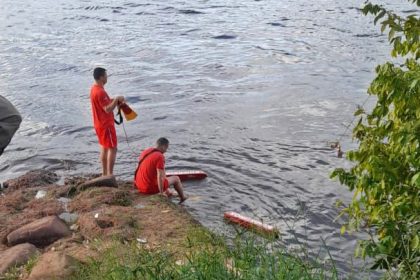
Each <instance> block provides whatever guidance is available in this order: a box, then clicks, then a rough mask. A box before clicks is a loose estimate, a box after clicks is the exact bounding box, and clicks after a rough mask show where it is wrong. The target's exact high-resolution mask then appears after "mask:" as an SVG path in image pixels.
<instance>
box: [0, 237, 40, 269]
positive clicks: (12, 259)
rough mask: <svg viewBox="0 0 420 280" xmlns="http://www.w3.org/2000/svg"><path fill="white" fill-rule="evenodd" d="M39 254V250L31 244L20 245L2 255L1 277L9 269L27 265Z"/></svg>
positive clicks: (0, 256)
mask: <svg viewBox="0 0 420 280" xmlns="http://www.w3.org/2000/svg"><path fill="white" fill-rule="evenodd" d="M37 253H38V250H37V248H36V247H35V246H34V245H32V244H29V243H24V244H19V245H16V246H14V247H12V248H9V249H7V250H6V251H4V252H2V253H1V254H0V275H2V274H3V273H5V272H6V271H7V270H8V269H9V268H11V267H15V266H20V265H23V264H25V263H26V262H27V261H29V259H30V258H31V257H33V256H35V255H36V254H37Z"/></svg>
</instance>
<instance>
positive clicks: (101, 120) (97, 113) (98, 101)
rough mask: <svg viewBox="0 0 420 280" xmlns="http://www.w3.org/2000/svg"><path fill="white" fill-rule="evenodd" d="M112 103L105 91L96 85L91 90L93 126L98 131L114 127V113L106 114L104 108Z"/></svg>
mask: <svg viewBox="0 0 420 280" xmlns="http://www.w3.org/2000/svg"><path fill="white" fill-rule="evenodd" d="M111 102H112V99H111V98H109V96H108V94H107V93H106V91H105V89H104V88H103V87H102V86H100V85H97V84H94V85H93V86H92V88H91V90H90V103H91V105H92V115H93V126H94V127H95V128H96V129H99V130H101V129H106V128H108V127H111V126H114V112H109V113H107V112H105V110H104V107H105V106H108V105H109V104H110V103H111Z"/></svg>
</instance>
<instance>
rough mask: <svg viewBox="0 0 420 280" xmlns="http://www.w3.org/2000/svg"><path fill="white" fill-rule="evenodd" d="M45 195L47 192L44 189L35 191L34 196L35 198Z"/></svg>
mask: <svg viewBox="0 0 420 280" xmlns="http://www.w3.org/2000/svg"><path fill="white" fill-rule="evenodd" d="M46 195H47V192H46V191H43V190H39V191H38V192H37V193H36V195H35V198H36V199H40V198H44V197H45V196H46Z"/></svg>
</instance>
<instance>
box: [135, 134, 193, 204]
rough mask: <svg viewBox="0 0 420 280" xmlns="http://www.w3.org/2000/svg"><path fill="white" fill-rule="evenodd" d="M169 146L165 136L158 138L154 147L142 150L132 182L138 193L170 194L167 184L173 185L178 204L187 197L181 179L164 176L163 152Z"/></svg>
mask: <svg viewBox="0 0 420 280" xmlns="http://www.w3.org/2000/svg"><path fill="white" fill-rule="evenodd" d="M168 148H169V141H168V139H166V138H159V140H157V142H156V147H152V148H148V149H146V150H144V151H143V152H142V153H141V155H140V158H139V164H138V166H137V170H136V173H135V175H134V184H135V186H136V187H137V188H138V190H139V192H140V193H143V194H158V193H159V194H161V195H164V196H167V197H169V196H171V195H172V194H171V192H170V191H169V186H171V185H173V186H174V188H175V190H176V192H177V193H178V195H179V198H180V202H179V203H180V204H181V203H183V202H184V201H185V200H186V199H187V197H186V196H185V195H184V191H183V187H182V183H181V180H180V179H179V177H178V176H171V177H166V173H165V156H164V153H166V151H167V150H168Z"/></svg>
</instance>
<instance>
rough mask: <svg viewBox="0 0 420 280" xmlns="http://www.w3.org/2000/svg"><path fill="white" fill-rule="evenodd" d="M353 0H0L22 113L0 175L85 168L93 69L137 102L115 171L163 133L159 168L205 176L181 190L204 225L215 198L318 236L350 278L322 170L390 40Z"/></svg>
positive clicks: (94, 151) (217, 226) (9, 77)
mask: <svg viewBox="0 0 420 280" xmlns="http://www.w3.org/2000/svg"><path fill="white" fill-rule="evenodd" d="M363 2H364V1H362V0H359V1H356V0H350V1H333V0H322V1H309V0H300V1H292V0H288V1H285V0H261V1H253V0H236V1H233V0H214V1H210V0H207V1H206V0H197V1H188V0H185V1H176V0H154V1H151V0H149V1H146V0H139V1H136V0H115V1H111V0H104V1H84V0H72V1H68V0H63V1H52V0H37V1H28V0H20V1H12V0H0V94H1V95H3V96H5V97H7V98H8V99H10V100H11V101H12V102H13V103H14V104H15V105H16V106H17V107H18V109H19V110H20V112H21V113H22V115H23V117H24V122H23V123H22V126H21V129H20V130H19V132H18V133H17V134H16V136H15V138H14V139H13V141H12V144H11V145H10V146H9V148H8V149H7V150H6V152H5V154H4V155H3V156H2V157H0V181H3V180H6V179H9V178H12V177H16V176H18V175H20V174H22V173H24V172H26V171H28V170H32V169H39V168H45V169H50V170H55V171H57V172H58V173H59V174H61V175H63V176H65V175H69V174H78V173H87V172H99V171H100V165H99V162H98V145H97V140H96V136H95V134H94V130H93V128H92V120H91V112H90V103H89V89H90V86H91V84H92V78H91V71H92V69H93V68H94V67H95V66H104V67H106V68H107V69H108V72H109V73H110V74H111V76H110V77H109V83H108V84H107V87H106V88H107V91H108V93H109V94H110V95H111V96H112V95H124V96H126V98H127V100H128V103H129V104H130V105H131V106H132V108H133V109H135V110H136V111H137V112H138V114H139V118H138V119H136V120H135V121H132V122H129V123H126V125H125V128H126V131H127V134H128V140H129V142H130V147H129V146H128V145H127V143H126V142H125V136H124V131H123V129H122V127H118V128H117V134H118V136H119V154H118V159H117V164H116V171H115V172H116V174H118V175H119V176H120V177H121V178H126V179H130V178H131V176H132V173H133V171H134V169H135V167H136V160H137V156H138V155H137V154H138V153H140V151H141V150H142V149H144V148H146V147H148V146H151V145H152V144H153V143H154V141H155V140H156V139H157V138H158V137H160V136H167V137H168V138H169V139H170V141H171V143H172V145H171V147H170V151H169V152H168V154H167V164H168V168H169V169H202V170H204V171H206V172H207V173H208V175H209V177H208V179H206V180H205V181H202V182H196V183H188V184H187V185H186V187H185V188H186V191H187V193H188V194H189V195H190V200H189V201H187V202H186V204H185V207H186V208H187V209H188V210H189V212H190V213H192V214H193V215H194V216H195V217H196V218H197V219H198V220H199V221H200V222H202V223H203V224H204V225H205V226H208V227H209V228H211V229H213V230H215V231H217V232H221V233H222V234H231V233H232V230H231V228H230V227H229V226H227V225H225V224H224V222H223V219H222V217H223V213H224V212H225V211H228V210H232V211H237V212H240V213H242V214H244V215H247V216H250V217H254V218H258V219H262V220H264V221H265V222H267V223H270V224H273V225H276V226H278V227H279V228H280V231H281V232H282V244H284V245H286V246H287V247H288V248H291V249H293V248H295V247H297V246H298V244H299V242H297V241H296V238H297V239H298V240H300V242H303V243H305V244H306V245H305V246H307V248H308V249H309V250H310V252H311V255H316V254H318V252H320V258H321V259H326V260H327V259H328V258H329V257H328V254H327V253H326V249H329V251H330V253H331V254H332V256H333V258H334V260H335V262H336V265H337V267H338V268H339V271H340V273H346V274H348V273H354V274H356V275H357V273H359V271H360V270H363V269H361V267H362V266H363V265H362V264H361V263H360V262H359V261H356V260H355V261H354V263H353V261H352V258H353V252H354V248H355V244H356V237H357V235H353V236H348V235H347V234H346V235H344V236H341V235H340V233H339V230H340V223H341V222H342V221H340V220H339V221H334V219H335V218H336V217H337V214H338V210H337V209H336V208H335V206H334V204H335V202H336V201H337V200H343V201H344V202H348V201H349V200H350V199H351V196H352V194H351V193H350V192H348V190H347V189H346V188H345V187H342V186H340V185H339V184H338V183H337V182H334V181H331V180H330V179H329V174H330V172H331V171H332V170H333V169H334V168H336V167H343V166H344V167H349V166H350V163H348V162H347V161H346V160H345V159H339V158H337V156H336V153H335V151H333V150H331V149H330V148H329V145H328V143H329V142H331V141H335V140H337V139H339V138H341V143H342V145H343V147H344V149H345V150H348V149H351V148H354V147H355V145H356V144H355V143H352V142H351V131H350V130H347V131H346V129H345V127H346V126H347V125H348V124H349V122H351V120H352V113H353V111H354V110H355V108H356V106H357V105H358V104H362V103H363V102H364V101H365V99H366V96H367V95H366V89H367V87H368V85H369V82H370V80H371V79H372V78H373V77H374V67H375V66H376V65H377V64H379V63H382V62H384V61H385V60H386V58H387V56H388V53H389V47H388V45H387V40H386V37H385V36H383V35H381V34H380V33H379V31H378V28H375V27H373V26H372V18H369V17H365V16H363V15H362V14H361V12H360V10H359V8H360V7H361V6H362V4H363ZM388 2H392V3H393V4H392V5H390V7H391V8H395V9H398V10H403V11H404V5H403V3H404V2H406V1H388ZM404 12H410V11H404ZM373 101H374V100H368V102H367V103H366V106H367V107H369V105H370V104H372V102H373ZM322 239H324V240H325V243H326V245H324V244H323V242H322ZM367 277H373V278H375V276H372V275H371V276H367ZM356 278H358V277H357V276H356Z"/></svg>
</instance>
